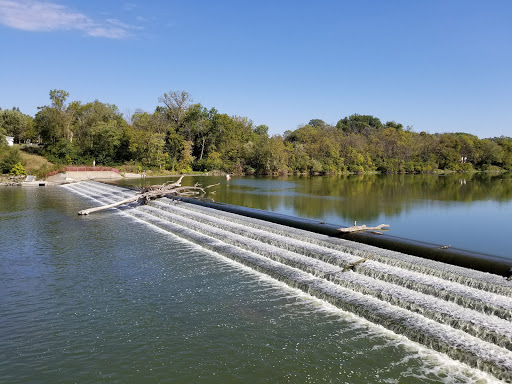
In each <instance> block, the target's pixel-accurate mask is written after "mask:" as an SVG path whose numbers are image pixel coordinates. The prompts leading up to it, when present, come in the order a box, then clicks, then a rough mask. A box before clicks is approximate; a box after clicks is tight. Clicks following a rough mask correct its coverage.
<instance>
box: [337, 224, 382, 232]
mask: <svg viewBox="0 0 512 384" xmlns="http://www.w3.org/2000/svg"><path fill="white" fill-rule="evenodd" d="M383 229H384V230H387V229H389V225H388V224H380V225H377V226H376V227H367V226H366V225H354V226H353V227H348V228H338V231H340V232H343V233H350V232H364V231H376V230H383Z"/></svg>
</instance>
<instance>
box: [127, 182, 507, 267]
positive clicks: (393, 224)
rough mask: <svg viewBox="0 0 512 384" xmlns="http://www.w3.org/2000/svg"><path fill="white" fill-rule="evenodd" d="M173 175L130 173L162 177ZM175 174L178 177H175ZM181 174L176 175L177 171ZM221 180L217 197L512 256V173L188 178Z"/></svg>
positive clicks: (291, 213) (431, 241)
mask: <svg viewBox="0 0 512 384" xmlns="http://www.w3.org/2000/svg"><path fill="white" fill-rule="evenodd" d="M169 179H170V178H146V179H145V180H142V179H135V180H123V181H121V182H118V183H119V184H121V185H134V186H141V185H144V184H161V183H163V182H165V181H168V180H169ZM171 179H172V178H171ZM174 179H175V178H174ZM196 182H199V183H201V184H203V185H209V184H214V183H221V185H220V186H219V187H217V188H215V189H216V190H217V191H216V192H215V194H214V195H211V196H210V197H211V198H214V199H215V200H216V201H222V202H225V203H230V204H236V205H242V206H246V207H251V208H258V209H264V210H269V211H273V212H279V213H284V214H288V215H292V216H298V217H306V218H312V219H318V220H321V221H325V222H327V223H332V224H339V225H340V226H341V225H343V226H351V225H353V223H354V221H357V224H358V225H361V224H366V225H368V226H370V225H372V226H373V225H378V224H383V223H384V224H389V225H390V231H389V232H388V233H389V234H390V235H393V236H398V237H402V238H406V239H413V240H420V241H424V242H429V243H433V244H437V245H450V246H451V247H454V248H460V249H466V250H470V251H475V252H480V253H486V254H491V255H495V256H500V257H504V258H512V253H511V252H510V245H509V243H508V239H509V232H510V225H512V219H511V217H512V174H510V173H508V174H498V175H496V174H468V175H460V174H453V175H350V176H315V177H296V176H290V177H279V178H271V177H233V178H231V180H226V179H225V178H223V177H197V176H196V177H186V178H185V179H184V180H183V184H184V185H192V184H194V183H196Z"/></svg>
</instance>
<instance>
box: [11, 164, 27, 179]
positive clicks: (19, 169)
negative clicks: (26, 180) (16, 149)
mask: <svg viewBox="0 0 512 384" xmlns="http://www.w3.org/2000/svg"><path fill="white" fill-rule="evenodd" d="M9 173H10V174H11V175H14V176H24V175H26V174H27V171H25V167H24V166H23V165H22V164H21V162H19V163H16V164H15V165H14V167H12V169H11V170H10V171H9Z"/></svg>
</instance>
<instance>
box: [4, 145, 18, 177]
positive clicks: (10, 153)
mask: <svg viewBox="0 0 512 384" xmlns="http://www.w3.org/2000/svg"><path fill="white" fill-rule="evenodd" d="M18 163H20V165H22V164H23V161H22V159H21V153H20V151H19V149H17V148H9V149H8V150H6V151H5V152H4V153H3V156H2V158H1V159H0V171H1V173H9V172H11V169H13V168H14V167H15V166H16V164H18Z"/></svg>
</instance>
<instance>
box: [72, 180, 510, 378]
mask: <svg viewBox="0 0 512 384" xmlns="http://www.w3.org/2000/svg"><path fill="white" fill-rule="evenodd" d="M63 188H66V189H68V190H69V191H72V192H74V193H77V194H80V195H82V196H84V197H87V198H89V199H91V200H92V201H94V202H95V204H97V205H100V204H109V203H113V202H115V201H118V200H121V199H125V198H128V197H131V196H133V195H134V194H135V192H134V191H132V190H129V189H123V188H119V187H115V186H111V185H107V184H102V183H98V182H81V183H76V184H69V185H66V186H64V187H63ZM121 210H122V211H123V214H125V215H128V216H131V217H133V218H134V219H137V220H139V221H141V222H144V223H147V224H149V225H151V226H155V227H157V228H159V229H160V230H163V231H168V232H171V233H173V234H174V235H178V236H180V237H183V238H185V239H187V240H189V241H191V242H193V243H196V244H198V245H200V246H201V247H204V248H206V249H209V250H210V251H213V252H215V253H217V254H220V255H222V256H224V257H227V258H229V259H231V260H234V261H236V262H238V263H241V264H244V265H245V266H247V267H250V268H252V269H254V270H257V271H259V272H262V273H265V274H267V275H269V276H271V277H272V278H274V279H276V280H279V281H281V282H284V283H286V284H287V285H289V286H291V287H294V288H298V289H300V290H302V291H304V292H305V293H307V294H309V295H312V296H315V297H317V298H319V299H321V300H324V301H326V302H329V303H331V304H333V305H335V306H337V307H339V308H341V309H343V310H345V311H348V312H351V313H354V314H356V315H357V316H360V317H362V318H364V319H366V320H368V321H370V322H372V323H375V324H379V325H382V326H383V327H385V328H387V329H389V330H391V331H393V332H395V333H397V334H400V335H404V336H406V337H407V338H409V339H410V340H413V341H416V342H418V343H420V344H422V345H425V346H426V347H428V348H432V349H434V350H436V351H439V352H442V353H445V354H447V355H448V356H450V357H451V358H453V359H455V360H459V361H461V362H463V363H465V364H467V365H469V366H471V367H474V368H477V369H480V370H482V371H484V372H488V373H490V374H491V375H493V376H495V377H496V378H498V379H500V380H503V381H511V380H512V326H511V325H512V282H511V281H509V280H507V279H506V278H504V277H503V276H499V275H495V274H490V273H486V272H480V271H475V270H471V269H467V268H462V267H460V266H453V265H448V264H444V263H440V262H438V261H432V260H426V259H422V258H419V257H416V256H410V255H406V254H402V253H399V252H396V251H391V250H383V249H379V248H376V247H373V246H369V245H365V244H360V243H354V242H351V241H347V240H343V239H338V238H333V237H328V236H326V235H322V234H317V233H312V232H308V231H304V230H301V229H296V228H290V227H287V226H283V225H279V224H274V223H269V222H267V221H262V220H258V219H254V218H248V217H243V216H240V215H236V214H233V213H230V212H224V211H220V210H216V209H212V208H209V207H203V206H199V205H196V204H190V203H186V202H183V201H172V200H170V199H160V200H157V201H153V202H151V203H150V204H149V205H144V206H136V207H134V206H130V207H123V208H121ZM103 214H106V213H103Z"/></svg>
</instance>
